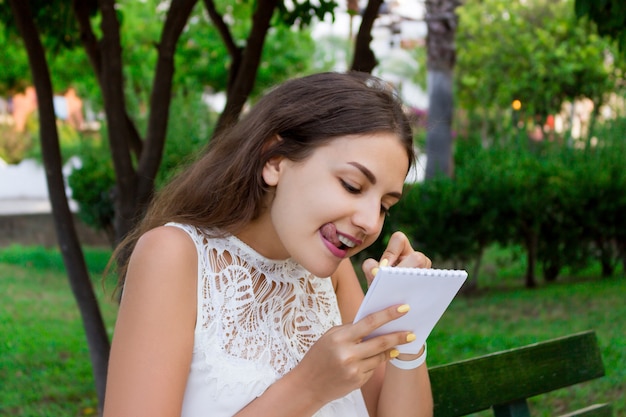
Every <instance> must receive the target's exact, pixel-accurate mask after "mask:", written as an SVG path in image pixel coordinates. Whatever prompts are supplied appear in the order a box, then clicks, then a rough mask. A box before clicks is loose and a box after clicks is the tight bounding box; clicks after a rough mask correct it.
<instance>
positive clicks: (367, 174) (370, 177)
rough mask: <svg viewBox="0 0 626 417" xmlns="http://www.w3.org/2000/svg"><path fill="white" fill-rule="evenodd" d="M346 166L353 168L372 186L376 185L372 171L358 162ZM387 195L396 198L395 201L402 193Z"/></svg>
mask: <svg viewBox="0 0 626 417" xmlns="http://www.w3.org/2000/svg"><path fill="white" fill-rule="evenodd" d="M348 164H349V165H352V166H353V167H355V168H356V169H358V170H359V171H361V172H362V173H363V175H365V178H367V180H368V181H369V182H371V183H372V184H376V176H375V175H374V173H373V172H372V171H370V170H369V169H367V168H366V167H365V166H363V165H361V164H359V163H358V162H348ZM389 195H390V196H392V197H396V198H397V199H400V198H401V197H402V193H396V192H391V193H389Z"/></svg>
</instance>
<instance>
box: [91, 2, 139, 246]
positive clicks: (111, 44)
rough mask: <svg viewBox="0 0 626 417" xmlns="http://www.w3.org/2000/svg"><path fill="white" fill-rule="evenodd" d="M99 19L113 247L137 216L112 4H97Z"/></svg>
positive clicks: (130, 139)
mask: <svg viewBox="0 0 626 417" xmlns="http://www.w3.org/2000/svg"><path fill="white" fill-rule="evenodd" d="M98 5H99V7H100V13H101V15H102V22H101V30H102V41H101V43H100V46H101V49H100V52H101V62H102V73H101V79H100V88H101V90H102V98H103V99H104V111H105V113H106V119H107V126H108V129H109V145H110V148H111V154H112V156H113V165H114V167H115V178H116V186H115V192H114V205H115V219H114V227H115V232H116V243H117V242H119V241H120V240H121V239H122V238H123V237H124V235H125V232H126V231H128V230H130V229H131V228H132V226H133V225H134V222H135V220H136V215H137V214H138V213H137V205H136V203H135V202H136V201H137V200H136V198H137V188H138V185H137V182H138V181H137V174H136V172H135V168H134V166H133V161H132V158H131V153H130V143H132V138H131V135H132V132H131V130H130V129H129V126H128V123H127V111H126V102H125V98H124V76H123V72H122V45H121V41H120V26H119V21H118V19H117V11H116V10H115V1H114V0H101V1H99V2H98Z"/></svg>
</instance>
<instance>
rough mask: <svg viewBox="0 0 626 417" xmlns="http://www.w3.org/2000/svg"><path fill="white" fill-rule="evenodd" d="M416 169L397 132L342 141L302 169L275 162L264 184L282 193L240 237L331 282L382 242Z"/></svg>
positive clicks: (287, 162) (282, 160)
mask: <svg viewBox="0 0 626 417" xmlns="http://www.w3.org/2000/svg"><path fill="white" fill-rule="evenodd" d="M408 168H409V162H408V157H407V154H406V150H405V148H404V146H403V145H402V144H401V143H400V140H399V139H398V137H397V136H396V135H394V134H391V133H375V134H369V135H359V136H344V137H339V138H336V139H333V140H331V141H330V142H329V143H328V144H326V145H323V146H321V147H319V148H317V149H315V151H314V152H313V153H312V154H311V155H310V156H309V157H308V158H306V159H305V160H303V161H299V162H294V161H291V160H289V159H286V158H284V157H276V158H273V159H272V160H270V161H269V162H268V163H267V164H266V165H265V167H264V169H263V178H264V180H265V182H266V183H267V184H268V185H270V186H272V187H274V193H273V194H272V195H270V199H269V200H268V205H267V209H266V210H265V212H264V213H263V214H262V215H261V217H260V218H259V219H257V220H256V221H255V222H254V223H253V224H251V226H250V227H249V228H247V229H246V230H244V232H243V233H242V234H241V236H240V237H241V238H242V239H243V240H244V241H246V242H247V243H248V244H249V245H250V246H252V247H253V248H254V249H256V250H257V251H258V252H259V253H261V254H263V255H264V256H266V257H268V258H273V259H284V258H288V257H291V258H293V259H294V260H295V261H296V262H298V263H299V264H301V265H302V266H303V267H305V268H306V269H307V270H309V271H310V272H312V273H313V274H315V275H317V276H320V277H326V276H329V275H331V274H332V273H333V272H334V271H335V269H336V268H337V266H338V265H339V263H340V261H341V260H342V259H344V258H346V257H349V256H352V255H354V254H355V253H357V252H359V251H361V250H363V249H365V248H366V247H368V246H369V245H371V244H372V243H373V242H374V241H375V240H376V238H377V237H378V236H379V234H380V232H381V229H382V226H383V221H384V218H385V215H386V213H387V211H388V210H389V208H390V207H391V206H393V205H394V204H395V203H397V202H398V200H399V199H400V196H401V193H402V187H403V184H404V179H405V177H406V174H407V171H408ZM250 232H252V233H250Z"/></svg>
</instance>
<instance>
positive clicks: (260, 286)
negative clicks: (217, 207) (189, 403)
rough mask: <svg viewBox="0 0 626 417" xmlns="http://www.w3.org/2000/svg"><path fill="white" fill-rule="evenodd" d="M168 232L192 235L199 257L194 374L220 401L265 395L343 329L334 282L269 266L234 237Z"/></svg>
mask: <svg viewBox="0 0 626 417" xmlns="http://www.w3.org/2000/svg"><path fill="white" fill-rule="evenodd" d="M169 225H173V226H177V227H180V228H182V229H184V230H185V231H187V233H189V234H190V236H191V237H192V239H193V240H194V242H195V243H196V247H197V249H198V311H197V322H196V340H195V342H194V356H197V358H198V359H201V360H199V361H194V365H193V366H197V367H198V368H199V369H198V370H199V371H204V372H202V373H203V375H204V377H205V378H206V383H207V384H208V385H210V386H211V387H212V388H211V390H210V391H211V393H210V394H211V395H214V396H216V398H217V397H219V396H221V395H228V392H229V391H232V390H235V391H237V390H239V389H242V388H243V387H246V388H243V389H251V388H252V386H254V388H253V389H252V391H255V392H256V395H260V394H262V393H263V391H264V390H265V389H266V388H267V387H268V386H269V385H271V384H272V383H273V382H275V381H276V380H277V379H279V378H280V377H281V376H283V375H285V374H286V373H287V372H289V371H290V370H291V369H293V368H294V367H295V366H296V365H297V363H298V362H299V361H300V360H301V359H302V357H303V356H304V354H305V353H306V352H307V351H308V349H309V348H310V347H311V346H312V345H313V343H315V342H316V341H317V340H318V339H319V338H320V337H321V336H322V335H323V334H324V333H325V332H326V331H327V330H328V329H329V328H331V327H332V326H335V325H339V324H341V316H340V314H339V309H338V307H337V299H336V297H335V292H334V289H333V287H332V282H331V280H330V279H329V278H319V277H315V276H313V275H312V274H311V273H309V272H308V271H306V270H305V269H304V268H302V267H301V266H300V265H298V264H297V263H295V262H294V261H292V260H290V259H287V260H279V261H275V260H270V259H267V258H265V257H263V256H261V255H260V254H258V253H257V252H256V251H254V250H253V249H252V248H250V247H249V246H247V245H246V244H245V243H243V242H242V241H240V240H239V239H237V238H236V237H235V236H226V237H211V235H210V233H209V231H202V230H199V229H197V228H195V227H191V226H187V225H180V224H172V223H170V224H169ZM193 366H192V368H193ZM235 387H238V388H235Z"/></svg>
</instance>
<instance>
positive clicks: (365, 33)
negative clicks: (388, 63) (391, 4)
mask: <svg viewBox="0 0 626 417" xmlns="http://www.w3.org/2000/svg"><path fill="white" fill-rule="evenodd" d="M383 2H384V1H383V0H370V1H368V2H367V7H366V8H365V12H364V13H363V18H362V20H361V25H360V26H359V32H358V33H357V35H356V43H355V45H354V57H353V58H352V66H351V70H352V71H361V72H367V73H371V72H372V71H373V70H374V68H375V67H376V65H378V61H377V60H376V56H375V55H374V52H373V51H372V49H371V48H370V43H371V42H372V27H373V26H374V21H375V20H376V18H377V17H378V10H379V9H380V6H381V5H382V4H383Z"/></svg>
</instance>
